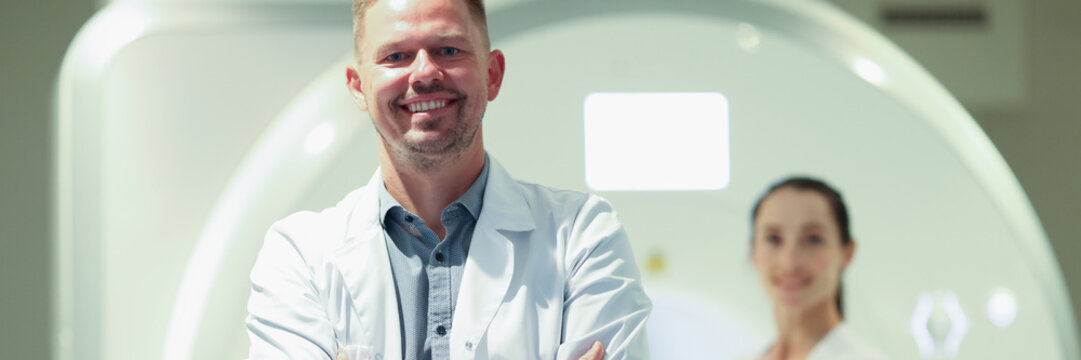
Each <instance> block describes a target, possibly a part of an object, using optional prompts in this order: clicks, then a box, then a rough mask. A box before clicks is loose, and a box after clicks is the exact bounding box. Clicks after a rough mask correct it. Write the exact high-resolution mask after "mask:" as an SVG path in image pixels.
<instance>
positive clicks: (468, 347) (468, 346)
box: [465, 341, 473, 351]
mask: <svg viewBox="0 0 1081 360" xmlns="http://www.w3.org/2000/svg"><path fill="white" fill-rule="evenodd" d="M465 349H466V350H469V351H473V342H472V341H466V342H465Z"/></svg>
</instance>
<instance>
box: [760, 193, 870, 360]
mask: <svg viewBox="0 0 1081 360" xmlns="http://www.w3.org/2000/svg"><path fill="white" fill-rule="evenodd" d="M751 220H752V223H753V224H754V227H753V229H752V240H751V243H752V245H751V258H752V259H753V262H754V266H755V268H757V269H758V273H759V276H760V278H761V280H762V286H763V287H765V290H766V293H767V294H768V295H769V296H770V298H771V299H772V300H773V314H774V320H775V322H776V324H777V339H776V340H775V341H774V342H773V344H771V345H770V347H769V348H768V349H767V350H766V351H765V352H764V353H762V354H761V356H760V358H761V359H806V360H819V359H831V360H837V359H853V360H855V359H859V360H877V359H885V357H884V356H882V355H881V354H880V353H879V352H878V351H876V350H875V349H873V348H871V347H869V346H868V345H866V344H864V343H862V342H861V341H859V340H858V339H856V337H855V336H854V334H853V333H852V332H851V331H850V330H848V329H846V328H845V326H844V325H843V324H842V322H841V320H842V319H843V315H844V312H843V307H842V300H841V274H842V273H843V272H844V270H845V268H846V267H848V263H849V262H851V261H852V255H853V254H854V253H855V252H856V241H855V240H854V239H853V238H852V235H851V233H850V232H849V227H848V210H847V209H846V208H845V204H844V201H843V200H842V199H841V194H840V193H838V192H837V191H836V190H834V189H833V188H831V187H830V186H829V185H826V184H825V183H823V182H822V181H819V180H815V179H810V178H801V177H795V178H788V179H785V180H783V181H781V182H779V183H777V184H775V185H773V186H772V187H770V188H769V190H768V191H767V192H766V194H765V195H763V196H762V198H760V199H759V200H758V203H757V204H755V206H754V210H753V212H752V213H751Z"/></svg>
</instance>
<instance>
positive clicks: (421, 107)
mask: <svg viewBox="0 0 1081 360" xmlns="http://www.w3.org/2000/svg"><path fill="white" fill-rule="evenodd" d="M444 106H447V101H446V100H434V101H425V102H420V103H416V104H409V111H412V112H417V111H428V110H435V109H438V108H441V107H444Z"/></svg>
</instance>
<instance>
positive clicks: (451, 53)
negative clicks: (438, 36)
mask: <svg viewBox="0 0 1081 360" xmlns="http://www.w3.org/2000/svg"><path fill="white" fill-rule="evenodd" d="M459 52H461V50H458V49H455V48H452V47H445V48H442V49H439V53H440V54H442V55H443V56H454V55H458V53H459Z"/></svg>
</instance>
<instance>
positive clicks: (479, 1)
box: [353, 0, 491, 51]
mask: <svg viewBox="0 0 1081 360" xmlns="http://www.w3.org/2000/svg"><path fill="white" fill-rule="evenodd" d="M377 1H387V0H353V46H354V47H355V46H358V41H357V40H359V39H360V37H361V36H362V35H363V34H361V30H362V29H364V13H365V12H367V11H368V8H370V7H372V5H374V4H375V3H376V2H377ZM462 1H465V3H466V5H469V13H470V14H472V15H473V21H474V22H476V24H477V26H479V27H480V28H479V29H480V35H481V37H482V38H483V39H484V47H485V50H487V49H488V48H490V47H491V43H490V41H489V40H488V15H486V14H485V12H484V1H483V0H462ZM357 50H358V51H359V50H360V49H357Z"/></svg>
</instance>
